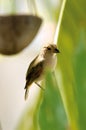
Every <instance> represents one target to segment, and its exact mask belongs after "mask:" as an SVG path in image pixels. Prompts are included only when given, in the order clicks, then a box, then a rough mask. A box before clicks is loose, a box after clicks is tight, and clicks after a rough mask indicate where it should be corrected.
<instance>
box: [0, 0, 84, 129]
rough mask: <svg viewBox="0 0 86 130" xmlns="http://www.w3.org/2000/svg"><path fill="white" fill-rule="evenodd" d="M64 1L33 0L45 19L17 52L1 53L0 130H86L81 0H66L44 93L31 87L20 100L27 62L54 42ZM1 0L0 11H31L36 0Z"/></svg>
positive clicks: (22, 94)
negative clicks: (52, 68) (33, 36)
mask: <svg viewBox="0 0 86 130" xmlns="http://www.w3.org/2000/svg"><path fill="white" fill-rule="evenodd" d="M64 1H65V0H63V1H62V0H47V1H46V0H43V1H40V0H35V2H36V6H37V15H38V16H40V17H41V18H42V19H43V22H42V25H41V27H40V29H39V31H38V33H37V35H36V37H35V38H34V39H33V41H32V42H31V43H30V44H29V45H28V46H27V47H26V48H24V50H23V51H21V52H20V53H19V54H16V55H11V56H7V55H2V54H0V130H85V128H86V102H85V99H86V15H85V5H86V2H85V0H82V1H80V0H76V1H75V0H72V1H69V0H66V4H65V8H64V12H63V17H62V19H61V21H62V22H61V26H60V32H59V37H58V40H57V41H58V42H57V46H58V48H59V50H60V52H61V53H60V55H58V57H57V59H58V61H57V66H56V70H55V75H53V74H52V73H51V72H48V73H47V74H46V76H45V79H46V81H45V83H43V86H44V87H46V90H45V92H43V91H42V90H40V88H38V87H37V86H36V85H34V84H33V85H32V86H31V88H30V92H29V98H28V100H27V101H25V100H24V86H25V75H26V71H27V68H28V66H29V63H30V62H31V61H32V59H33V58H34V57H35V56H36V55H37V54H38V53H39V51H40V49H41V47H42V45H43V44H45V43H47V42H52V41H53V39H54V35H55V30H56V26H57V23H58V21H59V15H60V12H61V7H62V3H63V2H64ZM30 2H31V1H29V0H27V1H26V0H7V1H5V0H0V15H4V14H7V15H8V14H11V15H12V14H22V13H23V14H33V15H35V11H36V10H35V11H34V9H33V6H31V5H33V3H34V0H32V3H30Z"/></svg>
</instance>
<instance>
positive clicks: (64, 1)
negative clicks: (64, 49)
mask: <svg viewBox="0 0 86 130" xmlns="http://www.w3.org/2000/svg"><path fill="white" fill-rule="evenodd" d="M65 4H66V0H63V2H62V7H61V11H60V15H59V19H58V23H57V27H56V32H55V36H54V41H53V42H54V44H57V42H58V37H59V31H60V26H61V21H62V16H63V12H64V8H65Z"/></svg>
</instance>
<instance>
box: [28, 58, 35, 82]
mask: <svg viewBox="0 0 86 130" xmlns="http://www.w3.org/2000/svg"><path fill="white" fill-rule="evenodd" d="M37 57H38V56H36V57H35V58H34V60H33V61H32V62H31V63H30V65H29V67H28V70H27V73H26V80H27V77H28V74H29V73H30V70H31V69H32V67H33V65H34V63H35V61H36V59H37Z"/></svg>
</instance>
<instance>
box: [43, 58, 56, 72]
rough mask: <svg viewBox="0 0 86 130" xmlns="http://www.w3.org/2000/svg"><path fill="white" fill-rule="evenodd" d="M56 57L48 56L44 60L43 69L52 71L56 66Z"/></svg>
mask: <svg viewBox="0 0 86 130" xmlns="http://www.w3.org/2000/svg"><path fill="white" fill-rule="evenodd" d="M56 59H57V58H56V56H52V57H51V56H50V57H48V58H47V59H46V60H45V67H44V68H45V69H46V70H47V69H48V70H50V69H51V70H54V68H55V66H56V61H57V60H56Z"/></svg>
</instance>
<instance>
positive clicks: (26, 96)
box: [24, 81, 31, 100]
mask: <svg viewBox="0 0 86 130" xmlns="http://www.w3.org/2000/svg"><path fill="white" fill-rule="evenodd" d="M30 85H31V82H30V81H29V82H28V81H27V82H26V85H25V88H24V89H25V96H24V99H25V100H27V98H28V93H29V87H30Z"/></svg>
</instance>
